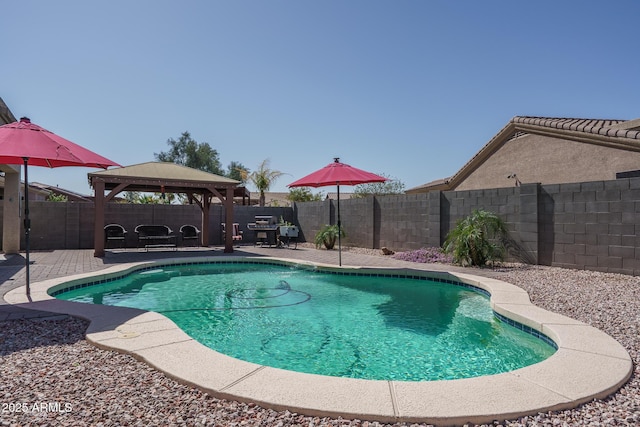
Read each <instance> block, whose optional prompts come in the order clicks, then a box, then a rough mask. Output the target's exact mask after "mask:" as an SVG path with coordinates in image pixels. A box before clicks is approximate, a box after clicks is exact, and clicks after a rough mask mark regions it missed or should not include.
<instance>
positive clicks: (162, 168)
mask: <svg viewBox="0 0 640 427" xmlns="http://www.w3.org/2000/svg"><path fill="white" fill-rule="evenodd" d="M88 177H89V184H90V185H91V186H92V187H93V182H94V180H96V179H100V180H102V181H104V183H105V190H112V189H114V188H116V187H118V186H119V185H121V184H125V183H126V184H127V187H126V190H127V191H143V192H160V191H161V190H162V189H164V191H166V192H168V193H186V192H193V193H199V192H202V191H204V190H212V189H216V190H223V189H227V188H234V189H235V191H234V195H235V196H236V197H243V196H248V192H246V189H245V188H244V187H238V186H239V185H240V184H242V183H241V182H240V181H236V180H235V179H231V178H227V177H224V176H220V175H215V174H212V173H208V172H204V171H201V170H198V169H193V168H189V167H186V166H181V165H177V164H175V163H169V162H147V163H140V164H137V165H131V166H124V167H121V168H115V169H109V170H105V171H98V172H91V173H89V174H88Z"/></svg>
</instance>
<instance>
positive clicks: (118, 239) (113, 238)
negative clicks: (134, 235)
mask: <svg viewBox="0 0 640 427" xmlns="http://www.w3.org/2000/svg"><path fill="white" fill-rule="evenodd" d="M126 234H127V230H125V228H124V227H123V226H121V225H120V224H107V225H105V226H104V241H105V247H108V246H109V242H113V243H114V244H115V246H116V247H125V246H126V245H125V237H126Z"/></svg>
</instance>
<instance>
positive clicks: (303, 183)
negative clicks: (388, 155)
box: [288, 157, 387, 188]
mask: <svg viewBox="0 0 640 427" xmlns="http://www.w3.org/2000/svg"><path fill="white" fill-rule="evenodd" d="M386 180H387V178H385V177H383V176H380V175H376V174H375V173H371V172H367V171H363V170H362V169H358V168H354V167H353V166H349V165H347V164H345V163H340V159H339V158H337V157H336V158H335V159H334V161H333V163H329V164H328V165H327V166H325V167H323V168H322V169H319V170H317V171H315V172H313V173H311V174H309V175H307V176H305V177H303V178H300V179H299V180H297V181H294V182H292V183H291V184H289V185H288V186H289V187H316V188H317V187H325V186H327V185H358V184H367V183H370V182H385V181H386Z"/></svg>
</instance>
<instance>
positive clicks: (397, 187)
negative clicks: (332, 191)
mask: <svg viewBox="0 0 640 427" xmlns="http://www.w3.org/2000/svg"><path fill="white" fill-rule="evenodd" d="M380 176H383V177H385V178H387V181H385V182H371V183H369V184H360V185H356V187H355V188H354V190H353V195H352V196H351V197H352V198H354V199H360V198H363V197H367V196H388V195H390V194H403V193H404V183H403V182H402V181H400V180H398V179H395V178H391V177H389V176H388V175H385V174H380Z"/></svg>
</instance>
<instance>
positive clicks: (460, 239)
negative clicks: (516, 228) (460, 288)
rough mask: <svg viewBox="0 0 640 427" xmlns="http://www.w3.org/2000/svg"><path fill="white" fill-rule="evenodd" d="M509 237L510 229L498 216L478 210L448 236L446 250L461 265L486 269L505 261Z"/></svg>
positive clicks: (458, 224) (460, 222) (459, 223)
mask: <svg viewBox="0 0 640 427" xmlns="http://www.w3.org/2000/svg"><path fill="white" fill-rule="evenodd" d="M507 235H508V233H507V226H506V225H505V223H504V221H503V220H502V219H501V218H500V217H499V216H498V215H496V214H494V213H493V212H488V211H485V210H482V209H476V210H474V211H473V212H472V213H471V215H469V216H468V217H466V218H464V219H462V220H460V221H458V223H457V224H456V227H455V228H454V229H453V230H451V232H450V233H449V234H448V235H447V238H446V239H445V242H444V250H445V252H447V253H450V254H452V255H453V261H454V262H456V263H458V264H462V265H464V266H466V265H476V266H484V265H485V264H486V263H487V262H488V261H491V262H493V261H496V260H502V259H503V258H504V253H505V244H504V243H505V241H506V239H507Z"/></svg>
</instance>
